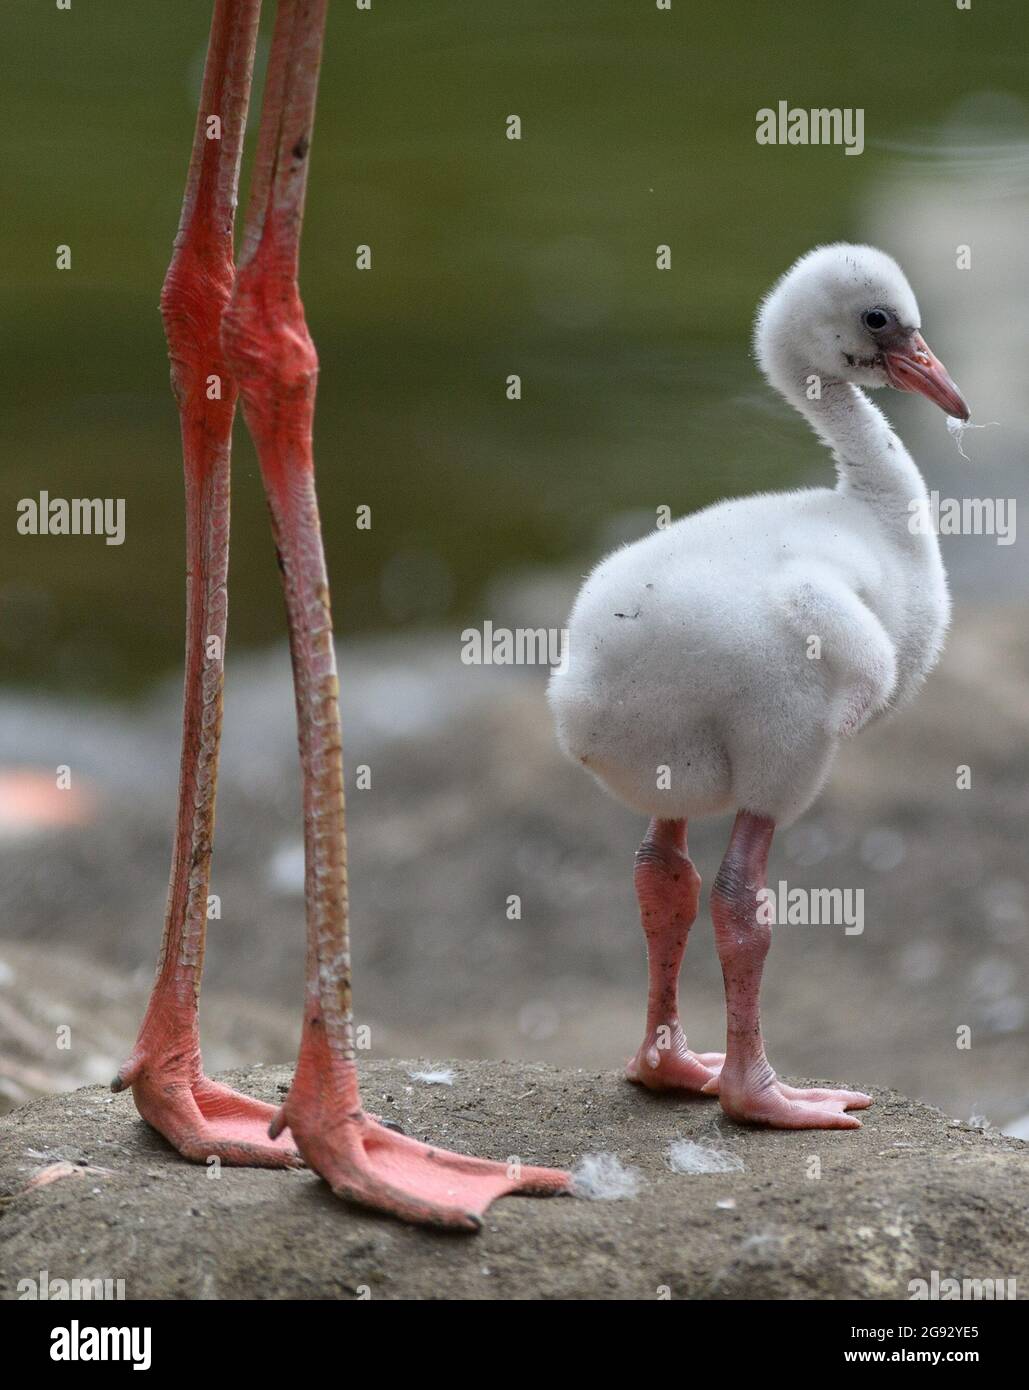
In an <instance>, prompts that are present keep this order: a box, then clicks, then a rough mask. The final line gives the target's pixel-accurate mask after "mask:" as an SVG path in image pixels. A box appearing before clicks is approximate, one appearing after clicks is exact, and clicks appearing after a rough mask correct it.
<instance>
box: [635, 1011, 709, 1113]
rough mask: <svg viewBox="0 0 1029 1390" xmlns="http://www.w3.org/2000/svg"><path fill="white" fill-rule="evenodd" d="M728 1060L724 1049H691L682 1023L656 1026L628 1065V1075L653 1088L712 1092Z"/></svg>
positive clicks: (653, 1089)
mask: <svg viewBox="0 0 1029 1390" xmlns="http://www.w3.org/2000/svg"><path fill="white" fill-rule="evenodd" d="M724 1061H725V1054H724V1053H722V1052H691V1051H690V1049H689V1047H688V1046H687V1044H686V1034H685V1033H684V1032H683V1031H682V1027H681V1025H680V1024H678V1023H676V1024H674V1025H672V1026H671V1027H668V1026H666V1025H662V1026H661V1027H660V1028H656V1029H652V1030H650V1031H649V1032H648V1033H647V1036H646V1037H645V1038H644V1039H643V1042H642V1043H641V1044H640V1048H639V1051H638V1052H637V1053H636V1055H635V1056H634V1057H632V1058H630V1060H629V1062H628V1064H627V1065H626V1068H625V1075H626V1079H627V1080H629V1081H635V1082H636V1084H637V1085H639V1086H646V1088H647V1090H649V1091H692V1092H694V1093H696V1094H698V1095H711V1094H712V1092H711V1091H709V1090H708V1089H707V1088H708V1087H709V1086H710V1085H711V1083H712V1082H713V1083H715V1085H716V1086H717V1082H718V1074H719V1072H720V1071H721V1069H722V1064H723V1063H724Z"/></svg>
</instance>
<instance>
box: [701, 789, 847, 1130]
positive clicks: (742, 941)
mask: <svg viewBox="0 0 1029 1390" xmlns="http://www.w3.org/2000/svg"><path fill="white" fill-rule="evenodd" d="M774 831H775V824H774V822H773V821H771V820H769V819H768V818H767V816H756V815H753V814H752V813H751V812H750V811H740V813H739V814H738V815H737V817H736V823H735V825H734V826H733V829H732V836H731V838H730V840H729V848H728V850H727V852H726V855H725V858H724V859H723V861H722V866H721V868H720V869H719V870H718V876H717V877H716V879H715V883H714V887H713V889H712V891H711V916H712V918H713V919H714V924H715V941H716V943H717V945H718V956H719V959H720V960H721V962H722V978H723V979H724V981H725V1008H726V1027H727V1039H728V1040H727V1043H726V1049H725V1065H724V1066H723V1067H722V1071H721V1075H720V1077H718V1078H716V1079H715V1080H713V1081H711V1082H709V1083H708V1085H707V1086H706V1087H705V1088H704V1089H705V1090H706V1092H707V1093H708V1094H709V1095H711V1094H714V1093H715V1092H716V1091H717V1092H718V1094H719V1096H720V1097H721V1101H722V1108H723V1110H724V1111H725V1113H726V1114H727V1115H729V1116H730V1117H731V1118H732V1119H734V1120H746V1121H750V1122H752V1123H755V1124H766V1125H771V1126H773V1128H775V1129H860V1128H861V1121H860V1120H859V1119H858V1118H857V1116H856V1115H850V1114H848V1113H847V1112H848V1111H849V1110H863V1109H864V1108H865V1106H868V1105H871V1103H872V1100H871V1097H870V1096H866V1095H864V1094H863V1093H862V1092H861V1091H834V1090H817V1089H815V1090H802V1089H800V1088H798V1087H795V1086H786V1085H784V1084H783V1083H782V1082H781V1081H780V1080H779V1078H778V1077H777V1076H776V1074H775V1072H774V1071H773V1070H772V1068H771V1066H770V1064H769V1062H768V1058H767V1057H766V1056H765V1045H764V1041H763V1040H762V1037H761V1010H760V1004H759V995H760V991H761V973H762V971H763V969H764V964H765V957H766V956H767V955H768V948H769V946H770V945H771V941H772V928H771V924H770V923H769V922H765V921H764V920H763V914H762V913H761V912H759V907H760V902H759V899H758V896H757V895H758V893H759V892H760V890H761V889H762V888H764V886H765V881H766V875H767V869H768V851H769V849H770V848H771V844H772V835H773V833H774Z"/></svg>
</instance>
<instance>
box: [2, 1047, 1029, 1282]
mask: <svg viewBox="0 0 1029 1390" xmlns="http://www.w3.org/2000/svg"><path fill="white" fill-rule="evenodd" d="M433 1065H434V1066H436V1067H438V1066H439V1065H440V1064H439V1063H438V1062H434V1063H433ZM445 1065H446V1066H447V1067H452V1069H453V1072H454V1084H453V1085H452V1086H432V1085H425V1084H421V1083H418V1082H414V1081H412V1080H411V1077H410V1075H409V1073H410V1072H411V1071H417V1070H419V1069H421V1068H422V1067H423V1066H424V1063H416V1062H370V1063H366V1064H365V1065H364V1066H363V1069H362V1071H363V1085H364V1097H365V1103H366V1105H367V1107H368V1109H369V1110H371V1111H373V1112H375V1113H378V1114H380V1115H382V1116H383V1117H384V1118H389V1119H394V1120H396V1121H398V1122H399V1123H400V1124H401V1125H403V1127H404V1129H405V1131H406V1132H407V1133H408V1134H411V1135H414V1136H415V1137H417V1138H420V1139H434V1140H437V1141H439V1142H440V1143H443V1144H447V1145H449V1146H450V1147H452V1148H455V1149H458V1150H469V1151H471V1150H474V1151H475V1152H477V1153H480V1154H485V1155H488V1156H492V1157H495V1158H502V1159H503V1158H508V1157H510V1156H512V1155H518V1156H519V1157H521V1158H522V1159H523V1160H525V1161H528V1162H532V1163H539V1162H549V1163H555V1164H559V1165H561V1166H566V1167H568V1166H573V1165H574V1164H576V1163H577V1162H578V1160H579V1159H580V1158H581V1157H582V1156H583V1155H584V1154H591V1153H592V1154H595V1153H599V1152H609V1153H613V1154H615V1155H616V1156H617V1158H618V1159H619V1160H620V1161H621V1163H622V1164H623V1165H625V1166H627V1167H632V1168H636V1169H638V1170H639V1172H640V1174H641V1176H642V1185H641V1186H640V1189H639V1193H638V1195H637V1196H635V1197H632V1198H629V1199H627V1200H622V1201H585V1200H581V1199H574V1198H552V1199H550V1200H545V1201H541V1200H535V1199H529V1198H507V1199H504V1200H503V1201H500V1202H498V1203H497V1204H496V1205H495V1206H494V1207H493V1208H492V1209H491V1211H490V1212H489V1213H488V1215H487V1218H486V1224H485V1227H484V1229H483V1230H482V1232H481V1233H480V1234H479V1235H477V1236H467V1237H465V1236H455V1235H453V1234H448V1235H444V1234H441V1233H438V1232H433V1231H427V1230H421V1229H416V1228H413V1227H409V1226H404V1225H401V1224H400V1223H398V1222H395V1221H391V1220H388V1219H385V1218H381V1217H378V1216H375V1215H372V1214H370V1213H368V1212H364V1211H361V1210H359V1209H357V1208H354V1207H351V1206H349V1205H346V1204H344V1203H342V1202H340V1201H338V1200H337V1199H336V1198H334V1197H333V1196H332V1195H331V1193H330V1192H329V1190H328V1188H327V1187H326V1186H325V1185H324V1184H323V1183H322V1182H321V1181H320V1180H319V1179H318V1178H316V1177H315V1176H314V1175H312V1174H310V1173H306V1172H301V1173H286V1172H262V1171H259V1170H248V1169H229V1168H226V1169H223V1170H222V1171H221V1173H220V1174H219V1175H218V1176H216V1177H213V1176H211V1174H210V1172H209V1171H208V1170H207V1169H205V1168H204V1167H201V1166H192V1165H189V1164H187V1163H184V1162H182V1161H181V1160H180V1159H179V1158H178V1157H177V1155H175V1154H174V1153H173V1152H172V1151H171V1150H170V1149H169V1148H168V1147H167V1145H165V1143H164V1142H163V1140H161V1139H160V1138H159V1137H158V1136H157V1135H156V1134H155V1133H153V1132H152V1131H151V1130H149V1129H148V1128H147V1127H146V1125H144V1124H143V1122H142V1121H141V1120H140V1119H139V1118H138V1117H137V1115H136V1112H135V1109H134V1107H133V1104H132V1100H131V1097H129V1096H126V1095H122V1096H111V1095H110V1094H109V1093H107V1092H106V1091H104V1090H103V1089H102V1088H100V1087H87V1088H85V1089H82V1090H79V1091H76V1092H74V1093H73V1094H70V1095H63V1096H55V1097H49V1098H44V1099H41V1100H37V1101H34V1102H32V1103H31V1104H28V1105H25V1106H22V1107H21V1108H20V1109H18V1110H15V1111H14V1112H12V1113H11V1114H9V1115H7V1116H5V1117H4V1118H3V1119H0V1155H2V1157H0V1191H2V1192H3V1193H5V1194H7V1195H6V1196H5V1197H4V1198H3V1199H0V1215H2V1220H0V1297H2V1298H4V1299H13V1298H17V1297H18V1296H19V1289H18V1284H19V1280H23V1279H33V1280H39V1278H40V1275H41V1271H43V1270H46V1271H48V1277H49V1278H50V1279H51V1280H53V1279H56V1278H76V1277H78V1278H89V1277H94V1278H106V1279H124V1281H125V1293H126V1296H127V1297H128V1298H182V1299H205V1298H252V1299H276V1298H328V1299H336V1298H357V1297H361V1296H364V1297H370V1298H372V1299H376V1298H385V1299H398V1298H415V1299H532V1298H545V1299H554V1298H589V1299H615V1298H624V1299H658V1298H661V1297H671V1298H676V1299H679V1298H696V1299H702V1298H747V1297H749V1298H775V1299H783V1298H807V1299H843V1298H850V1299H890V1298H900V1299H906V1298H908V1297H909V1289H908V1284H909V1281H911V1280H914V1279H924V1280H926V1281H928V1280H930V1279H931V1278H932V1274H933V1271H934V1270H936V1271H938V1272H939V1275H940V1277H942V1278H947V1277H956V1278H977V1279H998V1280H1000V1279H1003V1280H1009V1279H1015V1280H1016V1281H1017V1283H1018V1285H1019V1287H1020V1289H1029V1277H1027V1276H1029V1271H1027V1269H1026V1252H1027V1250H1029V1217H1027V1212H1029V1163H1027V1150H1026V1148H1025V1146H1024V1145H1023V1144H1022V1143H1021V1142H1020V1141H1018V1140H1014V1139H1005V1138H1003V1137H1000V1136H997V1135H995V1134H993V1133H992V1132H989V1131H988V1132H986V1133H983V1132H981V1131H980V1130H977V1129H973V1128H971V1127H969V1126H967V1125H964V1124H961V1123H959V1122H958V1121H955V1120H951V1119H949V1118H948V1117H947V1116H946V1115H943V1114H942V1113H941V1112H940V1111H938V1110H934V1109H931V1108H930V1107H928V1106H925V1105H921V1104H917V1103H915V1102H912V1101H909V1100H906V1099H905V1098H904V1097H903V1096H900V1095H898V1094H897V1093H896V1092H894V1091H885V1090H876V1091H875V1104H874V1106H873V1107H872V1109H871V1110H870V1111H868V1112H867V1115H866V1118H865V1125H864V1128H863V1129H861V1130H855V1131H849V1132H837V1133H821V1132H806V1133H794V1134H785V1133H781V1132H778V1133H777V1132H772V1131H767V1130H757V1129H744V1128H741V1127H738V1126H736V1125H733V1124H731V1123H730V1122H728V1121H727V1120H725V1118H724V1117H723V1116H722V1113H721V1111H720V1110H719V1108H718V1106H717V1104H716V1103H715V1102H712V1101H701V1100H697V1101H688V1100H682V1099H669V1098H667V1097H658V1096H654V1095H651V1094H649V1093H647V1092H644V1091H640V1090H638V1089H636V1088H635V1087H632V1086H629V1085H628V1084H627V1083H626V1082H625V1081H624V1080H622V1079H621V1077H620V1076H619V1075H618V1074H617V1073H609V1072H603V1073H600V1072H583V1071H577V1072H576V1071H567V1070H558V1069H555V1068H552V1067H546V1066H542V1065H531V1064H523V1063H514V1062H502V1063H497V1062H477V1061H466V1062H452V1063H449V1062H448V1063H446V1064H445ZM223 1079H226V1080H229V1081H230V1082H231V1083H232V1084H235V1085H239V1086H241V1087H242V1088H244V1089H246V1090H248V1091H251V1092H252V1093H253V1094H256V1095H259V1096H261V1097H263V1098H264V1099H266V1100H275V1099H277V1098H278V1097H279V1096H280V1094H281V1090H280V1088H281V1087H283V1086H284V1085H286V1084H287V1083H288V1080H289V1071H288V1069H286V1068H280V1067H264V1068H256V1069H254V1070H252V1071H249V1072H233V1073H230V1074H228V1075H227V1076H226V1077H224V1078H223ZM840 1080H841V1078H839V1077H837V1078H835V1081H836V1082H837V1083H838V1082H840ZM802 1084H803V1083H802ZM807 1084H812V1083H807ZM846 1084H848V1085H850V1084H856V1083H854V1082H853V1081H852V1080H851V1081H848V1082H847V1083H846ZM865 1089H870V1088H868V1087H866V1088H865ZM681 1139H686V1140H692V1141H693V1142H695V1143H698V1144H702V1145H705V1146H707V1147H714V1148H717V1149H719V1150H721V1151H722V1152H724V1153H727V1154H729V1155H731V1156H733V1157H734V1158H735V1159H736V1160H738V1161H740V1162H742V1165H743V1167H742V1169H739V1168H736V1169H735V1170H730V1171H725V1172H713V1173H675V1172H673V1171H672V1170H671V1168H670V1167H669V1165H668V1162H667V1150H668V1147H669V1145H670V1144H671V1143H672V1142H673V1141H675V1140H681ZM61 1161H64V1162H69V1163H72V1164H75V1165H81V1164H84V1163H85V1164H89V1165H90V1166H91V1167H92V1168H94V1169H101V1170H105V1169H106V1170H111V1171H110V1172H107V1173H104V1172H100V1173H96V1172H94V1173H90V1174H89V1175H88V1178H87V1180H85V1181H71V1180H55V1181H52V1182H49V1183H47V1184H46V1185H42V1186H37V1187H36V1188H34V1189H32V1190H29V1191H26V1190H25V1189H26V1187H27V1184H28V1183H29V1182H30V1180H31V1179H32V1178H33V1176H34V1174H35V1173H36V1172H37V1171H38V1170H39V1169H41V1168H44V1167H46V1166H47V1165H48V1164H53V1163H58V1162H61Z"/></svg>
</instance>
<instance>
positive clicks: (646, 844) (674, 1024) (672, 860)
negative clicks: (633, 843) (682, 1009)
mask: <svg viewBox="0 0 1029 1390" xmlns="http://www.w3.org/2000/svg"><path fill="white" fill-rule="evenodd" d="M635 884H636V896H637V898H638V899H639V904H640V921H641V922H642V924H643V932H644V935H645V936H646V938H647V965H648V969H649V972H650V990H649V993H648V995H647V1032H646V1036H645V1037H644V1039H643V1042H642V1043H641V1044H640V1048H639V1051H638V1052H637V1053H636V1055H635V1057H633V1058H632V1059H631V1061H630V1062H629V1064H628V1066H627V1067H626V1069H625V1074H626V1076H627V1077H628V1078H629V1080H630V1081H636V1082H638V1083H639V1084H640V1085H641V1086H646V1087H647V1088H648V1089H649V1090H652V1091H698V1092H699V1091H702V1090H703V1088H704V1086H706V1085H707V1084H708V1082H710V1081H712V1080H714V1079H715V1078H716V1077H717V1075H718V1073H719V1071H720V1070H721V1067H722V1063H723V1062H724V1061H725V1058H724V1057H723V1056H722V1054H721V1053H720V1052H701V1053H695V1052H691V1051H690V1050H689V1048H688V1047H687V1045H686V1034H685V1033H684V1032H683V1031H682V1025H681V1023H680V1022H679V971H680V969H681V967H682V957H683V952H684V951H685V950H686V940H687V938H688V936H689V934H690V927H692V925H693V923H694V920H695V919H696V916H697V906H698V904H699V902H700V875H699V874H698V873H697V870H696V869H695V868H694V866H693V863H692V861H691V860H690V858H689V856H688V854H687V852H686V822H685V821H684V820H652V821H651V822H650V827H649V829H648V830H647V833H646V836H645V837H644V840H643V843H642V844H641V845H640V847H639V849H638V850H637V851H636V871H635Z"/></svg>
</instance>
